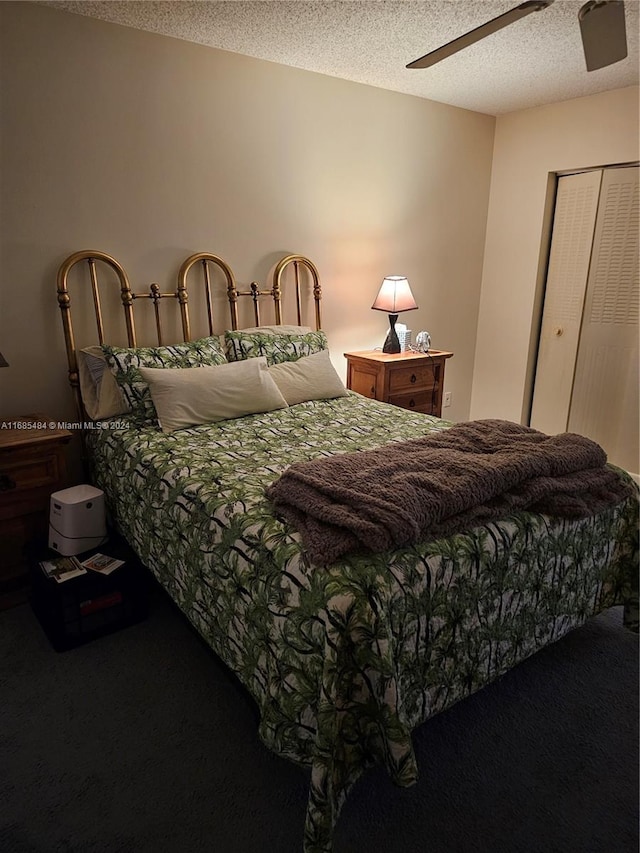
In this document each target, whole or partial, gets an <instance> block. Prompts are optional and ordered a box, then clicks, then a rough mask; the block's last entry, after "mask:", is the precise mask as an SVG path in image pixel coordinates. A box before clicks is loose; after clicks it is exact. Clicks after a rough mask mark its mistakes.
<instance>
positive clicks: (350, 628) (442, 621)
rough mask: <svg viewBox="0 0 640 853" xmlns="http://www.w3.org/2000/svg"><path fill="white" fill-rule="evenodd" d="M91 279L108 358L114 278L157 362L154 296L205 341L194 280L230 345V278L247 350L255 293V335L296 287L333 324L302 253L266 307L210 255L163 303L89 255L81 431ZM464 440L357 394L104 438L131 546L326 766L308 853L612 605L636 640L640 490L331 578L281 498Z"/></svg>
mask: <svg viewBox="0 0 640 853" xmlns="http://www.w3.org/2000/svg"><path fill="white" fill-rule="evenodd" d="M80 267H82V268H84V269H87V270H88V273H89V275H88V280H89V283H90V287H91V292H92V295H93V306H94V308H95V314H96V319H97V331H98V341H99V345H101V346H107V347H108V345H106V344H105V340H104V325H103V322H102V311H101V303H100V296H99V293H100V289H99V286H98V273H97V270H98V268H99V267H106V268H107V269H108V271H109V273H110V275H111V277H112V279H113V280H115V281H116V283H117V285H119V289H120V296H121V302H122V306H123V310H124V318H125V326H126V330H127V344H128V348H129V349H134V348H137V349H139V347H138V346H137V337H136V327H135V323H134V318H133V306H134V304H135V303H136V301H137V300H138V299H141V298H142V297H144V299H145V300H146V301H147V304H150V305H151V306H152V309H153V316H154V322H155V326H156V329H157V332H158V339H159V341H158V343H159V345H161V344H162V322H161V309H160V305H161V303H162V300H163V299H167V298H168V297H172V300H171V301H172V302H173V301H175V302H177V304H178V306H179V310H180V316H181V320H182V332H183V337H184V340H185V341H188V340H190V337H191V335H190V328H191V326H190V316H189V306H190V304H191V303H190V290H189V287H188V281H190V280H191V279H190V278H189V277H190V276H193V275H194V273H197V272H198V271H199V272H200V277H201V280H202V287H203V290H204V294H205V302H206V306H207V313H208V326H209V328H208V330H209V332H210V335H211V336H213V333H214V325H215V324H214V322H213V320H212V316H211V306H212V305H213V304H214V303H215V298H213V297H212V288H213V287H214V285H215V284H216V282H217V281H218V280H219V279H222V281H223V284H224V287H225V290H226V295H227V298H228V301H229V306H230V323H229V326H228V328H229V329H230V333H229V334H230V335H231V337H232V338H233V335H232V333H233V332H238V321H239V315H238V302H239V300H240V299H241V298H242V297H247V298H248V299H247V301H248V302H249V303H250V304H251V305H252V308H253V312H254V313H253V320H254V322H255V326H256V327H260V322H261V320H260V313H259V305H260V304H261V300H262V298H263V297H264V298H267V299H268V300H269V301H270V302H272V303H273V306H274V307H273V313H274V316H275V321H276V325H278V326H282V319H283V318H282V305H283V304H284V303H285V302H286V300H285V299H284V297H283V288H284V287H285V285H286V286H287V287H290V289H291V292H292V293H293V294H295V309H296V311H297V314H296V319H297V321H298V326H300V325H301V319H302V314H303V312H304V308H305V305H306V307H307V308H309V307H310V308H311V311H312V313H313V315H314V319H315V324H314V325H315V327H316V330H318V329H319V328H320V326H321V313H320V302H321V295H322V294H321V288H320V282H319V277H318V272H317V269H316V268H315V266H314V265H313V264H312V262H311V261H309V260H308V259H306V258H304V257H302V256H299V255H292V256H287V257H286V258H283V260H282V261H281V262H280V263H279V264H278V265H277V266H276V268H275V271H274V273H273V279H272V284H271V286H270V287H269V288H268V289H266V290H264V291H262V290H260V288H259V286H258V285H257V284H256V283H252V285H251V286H250V287H249V288H248V289H246V290H240V289H239V288H238V286H237V285H236V282H235V277H234V276H233V273H232V271H231V269H230V267H229V266H228V265H227V264H226V263H225V262H224V261H222V259H220V258H219V257H217V256H216V255H211V254H208V253H198V254H197V255H192V256H190V257H189V258H187V260H186V261H185V262H184V264H183V265H182V267H181V268H180V271H179V274H178V279H177V282H178V283H177V287H176V290H175V292H172V293H170V294H161V293H160V291H159V289H158V287H157V286H155V285H154V286H152V287H151V289H150V290H149V292H148V293H140V294H136V293H134V291H133V290H132V288H131V286H130V283H129V280H128V277H127V275H126V273H125V271H124V269H123V268H122V267H121V266H120V264H119V263H118V262H117V261H115V259H114V258H112V257H110V256H108V255H106V254H104V253H100V252H93V251H86V252H78V253H75V254H74V255H71V256H70V257H69V258H68V259H67V260H66V261H65V262H64V263H63V264H62V266H61V267H60V271H59V274H58V300H59V305H60V308H61V309H62V314H63V328H64V333H65V340H66V345H67V355H68V361H69V377H70V381H71V384H72V387H73V388H74V391H75V392H76V397H77V402H78V405H79V407H80V409H79V411H80V413H81V419H82V420H87V414H86V410H85V408H84V402H83V397H82V395H81V394H80V390H79V384H80V383H79V368H78V358H77V351H76V344H75V338H74V327H73V324H72V321H71V296H70V288H69V282H70V280H71V278H72V275H71V271H72V270H76V271H77V269H78V268H80ZM77 286H79V282H78V285H77ZM305 299H306V303H305ZM292 304H293V303H292ZM247 334H257V333H247ZM300 334H303V333H300ZM313 334H314V333H313V332H312V333H311V335H312V339H313ZM315 334H316V335H321V333H320V332H318V331H316V332H315ZM303 336H304V335H303ZM318 340H320V341H321V343H320V346H325V345H326V339H324V342H323V339H322V338H316V339H315V341H316V345H318ZM271 343H273V341H272V342H271ZM249 354H253V353H249ZM164 366H165V365H162V367H164ZM173 366H180V365H173ZM450 426H451V425H450V424H448V423H447V422H445V421H442V420H439V419H436V418H434V417H431V416H428V415H423V414H417V413H413V412H411V411H405V410H401V409H397V408H394V407H390V406H388V405H387V404H385V403H379V402H376V401H372V400H369V399H365V398H364V397H361V396H359V395H357V394H355V393H352V392H348V393H347V392H345V393H344V394H342V395H340V396H335V397H329V398H326V399H310V400H304V401H302V402H300V403H295V404H293V405H287V406H284V407H280V408H275V409H273V410H271V411H268V412H254V413H250V414H246V415H242V416H239V417H233V418H228V419H221V420H217V421H215V422H213V423H201V424H198V425H195V426H191V427H187V428H183V429H177V430H176V431H173V432H168V433H167V432H163V431H161V430H160V429H159V428H158V424H157V421H155V420H153V419H151V420H145V419H142V420H141V421H136V419H135V418H132V417H130V416H129V415H123V414H120V415H118V416H112V417H110V418H106V419H104V420H102V421H98V422H97V424H96V426H95V427H92V428H90V429H87V430H86V431H85V445H86V453H87V457H88V460H89V463H90V468H91V471H92V477H93V481H94V482H95V484H96V485H98V486H99V487H100V488H102V489H104V490H105V493H106V495H107V500H108V505H109V508H110V511H111V514H112V517H113V520H114V522H115V524H116V525H117V527H118V528H119V530H120V531H121V532H122V533H123V535H124V536H125V537H126V539H127V540H128V542H129V543H130V544H131V546H132V547H133V548H134V550H135V551H136V552H137V554H138V555H139V557H140V559H141V560H142V562H143V563H144V564H145V565H146V566H147V567H148V568H149V569H150V571H151V572H152V573H153V574H154V576H155V577H156V578H157V580H158V581H159V582H160V584H161V585H162V587H163V588H164V589H165V590H166V591H167V593H168V594H169V595H170V597H171V598H172V599H173V601H174V602H175V603H176V604H177V605H178V607H179V608H180V610H181V611H182V612H183V613H184V615H185V616H186V618H187V619H188V620H189V622H190V623H191V624H192V625H193V626H194V627H195V628H196V630H197V631H198V632H199V633H200V635H201V636H202V637H203V638H204V640H205V641H206V642H207V643H208V644H209V645H210V646H211V648H212V649H213V650H214V652H215V653H216V654H217V655H218V656H219V657H220V658H221V659H222V660H223V661H224V662H225V664H226V665H227V666H228V667H229V668H230V669H231V670H232V671H233V672H234V673H235V674H236V675H237V677H238V678H239V680H240V682H241V683H242V684H243V685H244V687H245V688H246V689H247V691H248V692H249V693H250V695H251V696H252V697H253V699H254V700H255V702H256V704H257V707H258V711H259V717H260V723H259V734H260V737H261V738H262V740H263V741H264V743H265V744H266V745H267V747H269V748H270V749H271V750H273V751H274V752H276V753H277V754H278V755H281V756H284V757H286V758H288V759H290V760H292V761H294V762H296V763H298V764H300V765H303V766H305V767H308V768H310V769H311V774H310V786H309V801H308V810H307V817H306V825H305V827H304V842H302V841H301V845H302V844H303V846H304V851H305V853H328V851H330V850H331V847H332V833H333V828H334V826H335V823H336V821H337V819H338V815H339V812H340V809H341V806H342V805H343V803H344V801H345V798H346V796H347V794H348V792H349V790H350V789H351V787H352V786H353V784H354V783H355V782H356V781H357V779H358V778H359V776H360V775H361V774H362V773H363V772H364V771H365V770H366V769H367V768H368V767H370V766H372V765H374V764H377V763H382V764H383V765H384V766H385V768H386V770H387V771H388V773H389V775H390V776H391V778H392V780H393V781H394V782H395V783H397V784H399V785H402V786H408V785H411V784H412V783H413V782H414V781H415V780H416V777H417V772H418V770H417V767H416V762H415V757H414V753H413V749H412V742H411V732H412V731H413V730H414V729H415V728H416V727H417V726H418V725H420V724H421V723H423V722H425V721H426V720H427V719H428V718H429V717H432V716H433V715H434V714H437V713H439V712H441V711H443V710H445V709H446V708H448V707H450V706H451V705H452V704H453V703H455V702H457V701H459V700H460V699H463V698H464V697H466V696H468V695H470V694H471V693H473V692H475V691H477V690H479V689H480V688H481V687H483V686H484V685H485V684H487V683H489V682H491V681H493V680H494V679H496V678H498V677H499V676H501V675H502V674H504V673H505V672H506V671H507V670H509V669H511V668H512V667H514V666H516V665H517V664H518V663H519V662H521V661H522V660H524V659H525V658H526V657H528V656H530V655H532V654H534V653H535V652H536V651H538V650H539V649H541V648H543V647H544V646H546V645H548V644H549V643H552V642H554V641H555V640H557V639H559V638H560V637H562V636H563V635H564V634H566V633H567V632H568V631H570V630H571V629H573V628H575V627H577V626H579V625H581V624H583V623H584V622H585V621H586V620H587V619H589V618H590V617H591V616H592V615H594V614H596V613H598V612H601V611H602V610H604V609H606V608H609V607H611V606H613V605H616V604H622V605H624V620H625V624H626V625H627V626H628V627H629V628H631V629H634V630H637V627H638V621H637V614H638V609H637V604H638V590H637V559H638V550H637V549H638V545H637V541H638V540H637V531H638V502H637V496H636V495H635V494H633V495H632V496H631V497H629V498H628V499H626V500H624V501H622V502H620V503H618V504H615V505H612V506H610V507H608V508H606V509H605V510H603V511H600V512H598V513H597V514H596V515H593V516H591V517H587V518H581V519H577V520H571V519H565V518H554V517H550V516H547V515H542V514H539V513H535V512H530V511H519V512H516V513H513V514H511V515H508V516H507V517H504V518H501V519H499V520H496V521H492V522H489V523H487V524H483V525H480V526H478V527H475V528H473V529H471V530H468V531H466V532H462V533H457V534H455V535H453V536H448V537H445V538H439V539H438V538H436V539H429V540H428V541H423V542H415V543H412V544H410V545H408V546H406V547H403V548H399V549H395V550H393V551H391V552H386V553H375V554H368V553H363V552H359V553H353V554H348V555H346V556H345V557H343V558H341V559H340V560H339V561H337V562H334V563H332V564H331V565H328V566H319V565H316V564H314V563H313V562H312V561H311V560H310V559H309V557H308V554H307V552H306V550H305V548H304V547H303V545H302V541H301V538H300V535H299V533H298V532H297V531H296V530H295V529H294V528H293V527H292V526H291V525H290V524H288V523H286V522H285V521H283V519H282V518H281V517H280V516H279V515H277V514H276V513H275V512H274V508H273V505H272V504H271V502H270V501H269V500H268V499H267V497H266V495H265V489H267V488H268V487H269V486H270V485H271V484H272V483H274V481H277V479H278V478H279V477H280V476H281V475H282V474H283V472H285V471H286V470H287V469H288V468H289V466H291V465H292V464H294V463H298V462H305V461H308V460H313V459H318V458H320V457H330V456H332V455H334V454H336V453H340V454H343V453H352V452H359V453H360V452H366V451H368V450H372V449H374V448H379V447H381V446H387V445H393V444H394V443H401V442H404V441H407V440H414V439H415V438H416V437H417V436H423V435H428V434H435V433H438V434H440V433H443V431H446V430H448V429H449V428H450ZM620 476H621V477H622V478H624V477H625V475H624V474H623V473H622V472H621V473H620ZM423 772H427V773H428V772H429V768H428V767H426V768H423ZM301 834H302V828H301ZM265 843H266V842H265ZM267 846H268V845H267Z"/></svg>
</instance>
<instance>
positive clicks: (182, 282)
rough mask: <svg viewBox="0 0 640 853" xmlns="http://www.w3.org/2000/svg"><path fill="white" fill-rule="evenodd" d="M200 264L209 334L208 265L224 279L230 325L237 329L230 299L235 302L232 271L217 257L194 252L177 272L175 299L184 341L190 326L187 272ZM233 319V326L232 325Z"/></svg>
mask: <svg viewBox="0 0 640 853" xmlns="http://www.w3.org/2000/svg"><path fill="white" fill-rule="evenodd" d="M196 264H201V266H202V276H203V281H204V292H205V299H206V304H207V321H208V324H209V334H210V335H213V333H214V332H213V300H212V298H211V274H210V265H212V264H213V265H214V266H217V267H218V268H219V269H220V270H221V271H222V274H223V275H224V277H225V281H226V283H227V298H228V299H229V306H230V310H231V325H232V328H234V329H237V328H238V325H237V320H238V316H237V311H236V313H235V315H234V311H233V308H232V307H231V305H232V303H231V300H232V298H233V299H234V301H235V300H237V295H236V294H237V290H236V280H235V277H234V275H233V271H232V269H231V267H230V266H229V264H228V263H227V262H226V261H223V260H222V258H220V257H219V256H218V255H212V254H211V253H210V252H196V254H195V255H189V257H188V258H187V259H186V260H185V261H184V262H183V264H182V266H181V267H180V270H179V272H178V291H177V298H178V302H179V303H180V310H181V313H182V329H183V332H184V339H185V341H188V340H190V339H191V326H190V323H189V308H188V304H189V291H188V288H187V280H188V276H189V272H190V271H191V269H192V268H193V267H194V266H195V265H196ZM234 319H235V325H234Z"/></svg>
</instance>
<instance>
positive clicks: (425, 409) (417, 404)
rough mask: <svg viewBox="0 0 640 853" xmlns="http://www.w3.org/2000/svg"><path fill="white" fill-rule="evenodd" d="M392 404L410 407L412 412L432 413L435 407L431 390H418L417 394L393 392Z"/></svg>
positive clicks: (390, 400) (390, 399) (390, 398)
mask: <svg viewBox="0 0 640 853" xmlns="http://www.w3.org/2000/svg"><path fill="white" fill-rule="evenodd" d="M389 402H390V403H391V405H392V406H399V407H400V408H401V409H410V410H411V411H412V412H422V413H423V414H426V415H430V414H431V412H432V407H433V400H432V394H431V391H416V393H415V394H392V395H391V396H390V397H389Z"/></svg>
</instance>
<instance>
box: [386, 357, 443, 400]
mask: <svg viewBox="0 0 640 853" xmlns="http://www.w3.org/2000/svg"><path fill="white" fill-rule="evenodd" d="M433 385H434V371H433V370H432V369H431V366H430V365H428V364H420V365H413V366H411V367H398V368H395V369H394V370H391V371H390V373H389V392H390V393H391V394H399V393H402V392H403V391H404V392H406V391H411V390H412V389H413V388H415V389H420V390H421V391H423V390H424V389H425V388H433Z"/></svg>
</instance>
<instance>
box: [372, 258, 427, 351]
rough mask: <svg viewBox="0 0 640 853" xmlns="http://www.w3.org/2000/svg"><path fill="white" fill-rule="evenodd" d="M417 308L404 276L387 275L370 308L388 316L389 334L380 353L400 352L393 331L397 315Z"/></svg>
mask: <svg viewBox="0 0 640 853" xmlns="http://www.w3.org/2000/svg"><path fill="white" fill-rule="evenodd" d="M417 307H418V306H417V305H416V301H415V299H414V298H413V294H412V293H411V288H410V287H409V282H408V281H407V279H406V278H405V276H403V275H388V276H386V277H385V278H384V280H383V282H382V284H381V285H380V290H379V291H378V295H377V296H376V301H375V302H374V303H373V305H372V306H371V308H372V309H374V310H375V311H386V312H387V314H388V315H389V334H388V335H387V339H386V341H385V342H384V346H383V347H382V352H389V353H393V352H400V341H399V340H398V335H397V334H396V329H395V325H396V320H397V319H398V314H399V313H400V312H401V311H413V310H414V309H415V308H417Z"/></svg>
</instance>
